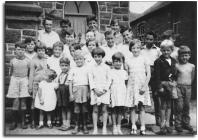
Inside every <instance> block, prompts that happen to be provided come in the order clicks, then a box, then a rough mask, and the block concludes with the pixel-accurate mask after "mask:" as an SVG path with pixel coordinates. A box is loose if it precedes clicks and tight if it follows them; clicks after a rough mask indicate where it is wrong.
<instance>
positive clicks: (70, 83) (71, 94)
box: [69, 81, 74, 101]
mask: <svg viewBox="0 0 198 140" xmlns="http://www.w3.org/2000/svg"><path fill="white" fill-rule="evenodd" d="M73 97H74V96H73V84H72V81H70V82H69V98H70V101H72V100H73Z"/></svg>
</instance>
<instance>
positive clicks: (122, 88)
mask: <svg viewBox="0 0 198 140" xmlns="http://www.w3.org/2000/svg"><path fill="white" fill-rule="evenodd" d="M124 61H125V60H124V56H123V54H122V53H120V52H117V53H115V54H114V55H113V56H112V62H113V69H111V73H110V74H111V87H110V91H111V107H112V119H113V134H120V135H122V131H121V119H122V113H123V110H124V106H125V99H126V85H125V84H126V80H128V74H127V72H126V71H125V70H123V69H121V67H122V65H123V63H124Z"/></svg>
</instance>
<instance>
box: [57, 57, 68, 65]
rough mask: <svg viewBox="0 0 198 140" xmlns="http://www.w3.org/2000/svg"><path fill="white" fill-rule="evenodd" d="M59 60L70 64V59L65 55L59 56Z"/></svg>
mask: <svg viewBox="0 0 198 140" xmlns="http://www.w3.org/2000/svg"><path fill="white" fill-rule="evenodd" d="M59 62H60V64H62V63H64V64H67V65H70V60H69V59H68V58H67V57H61V59H60V61H59Z"/></svg>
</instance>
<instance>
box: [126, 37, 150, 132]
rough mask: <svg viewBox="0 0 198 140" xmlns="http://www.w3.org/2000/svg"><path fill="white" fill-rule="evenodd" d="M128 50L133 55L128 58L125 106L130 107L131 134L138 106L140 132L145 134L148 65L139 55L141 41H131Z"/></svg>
mask: <svg viewBox="0 0 198 140" xmlns="http://www.w3.org/2000/svg"><path fill="white" fill-rule="evenodd" d="M129 50H130V51H131V52H132V54H133V57H132V58H131V59H129V60H128V62H127V64H128V67H129V68H128V70H129V72H128V73H129V80H128V86H127V96H126V97H127V98H126V106H128V107H130V108H131V122H132V131H131V134H137V127H136V125H135V121H136V108H137V107H139V108H140V122H141V128H140V134H141V135H144V134H145V118H144V117H145V106H151V100H150V94H149V87H148V83H149V80H150V77H151V74H150V67H149V65H148V63H147V61H146V59H145V58H144V57H143V56H141V55H140V51H141V42H140V41H139V40H136V41H132V42H130V44H129Z"/></svg>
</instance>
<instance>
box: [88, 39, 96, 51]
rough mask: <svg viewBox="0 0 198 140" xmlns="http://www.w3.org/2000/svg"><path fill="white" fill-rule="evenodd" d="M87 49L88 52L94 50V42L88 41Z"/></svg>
mask: <svg viewBox="0 0 198 140" xmlns="http://www.w3.org/2000/svg"><path fill="white" fill-rule="evenodd" d="M87 48H88V50H89V52H92V50H93V49H94V48H96V42H95V41H90V42H89V43H88V46H87Z"/></svg>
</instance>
